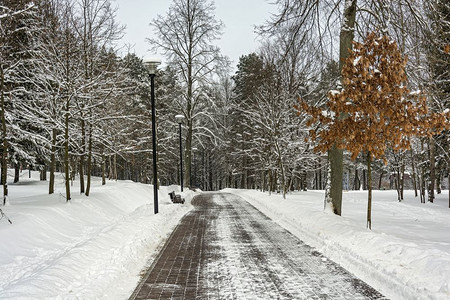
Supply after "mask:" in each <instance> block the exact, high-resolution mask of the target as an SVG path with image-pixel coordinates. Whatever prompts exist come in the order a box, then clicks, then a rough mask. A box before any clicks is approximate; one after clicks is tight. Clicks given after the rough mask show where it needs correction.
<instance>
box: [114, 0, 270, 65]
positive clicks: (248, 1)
mask: <svg viewBox="0 0 450 300" xmlns="http://www.w3.org/2000/svg"><path fill="white" fill-rule="evenodd" d="M270 2H273V1H272V0H269V1H268V0H215V5H216V19H218V20H222V22H223V23H224V24H225V28H224V34H223V36H222V38H221V40H219V41H217V45H218V46H219V47H220V49H221V51H222V54H224V55H227V56H228V57H229V58H230V59H231V60H232V61H233V66H235V65H236V64H237V63H238V61H239V57H240V56H241V55H245V54H249V53H251V52H253V51H255V50H256V49H257V48H258V45H259V43H258V40H257V35H256V34H255V33H254V26H255V25H262V24H263V23H264V21H266V20H267V19H269V18H270V16H271V13H274V12H275V9H276V7H275V6H274V5H273V4H270ZM171 3H172V1H171V0H115V5H116V6H118V7H119V10H118V12H117V19H118V21H119V22H120V23H121V24H123V25H126V27H127V28H126V33H125V36H124V38H123V40H122V43H123V44H131V45H132V46H133V50H134V52H135V53H136V55H137V56H139V57H145V56H155V55H154V54H153V53H151V52H150V45H149V44H148V43H147V42H146V41H145V39H146V38H149V37H151V36H152V35H153V29H152V27H150V25H149V24H150V22H151V21H152V20H153V19H154V18H155V17H156V16H157V15H158V14H159V15H163V16H165V15H166V13H167V11H168V9H169V6H170V4H171ZM132 52H133V51H132ZM162 59H163V58H162Z"/></svg>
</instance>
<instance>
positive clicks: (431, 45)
mask: <svg viewBox="0 0 450 300" xmlns="http://www.w3.org/2000/svg"><path fill="white" fill-rule="evenodd" d="M276 4H277V5H278V7H279V14H277V15H275V16H274V17H273V19H272V20H269V21H268V22H267V23H266V24H264V25H263V26H261V27H259V29H258V30H259V32H260V35H261V39H262V41H263V42H262V45H261V47H260V49H259V51H258V52H257V53H249V54H245V55H243V56H242V57H241V58H240V60H239V62H238V64H237V68H236V69H237V70H236V72H235V74H234V75H233V76H230V75H229V73H230V62H229V61H228V60H227V58H226V57H223V56H221V55H220V52H219V49H218V48H217V47H215V46H214V41H215V40H217V39H218V38H220V34H221V30H222V28H223V24H222V23H221V22H220V21H217V20H216V19H215V16H214V6H213V3H212V2H211V1H207V0H174V1H173V4H172V6H171V7H170V8H169V11H168V12H167V14H166V15H165V16H158V18H157V19H155V20H153V21H152V23H151V25H152V28H153V31H154V34H153V35H150V34H149V36H152V38H150V39H149V45H150V47H154V48H155V50H156V49H157V50H159V51H161V52H162V53H164V55H165V58H166V60H165V63H166V67H165V68H164V69H163V70H160V71H159V72H158V74H157V76H156V84H155V86H156V89H157V90H156V99H157V101H156V102H157V136H158V162H159V170H160V174H159V178H160V180H161V184H165V185H169V184H174V183H179V174H180V166H179V158H178V143H177V141H178V139H177V137H178V131H177V124H176V121H175V118H174V116H175V115H177V114H183V115H184V116H185V120H186V121H185V124H183V145H184V155H185V157H184V159H183V161H184V162H185V165H184V166H182V168H183V169H184V174H185V175H186V181H185V183H186V185H187V186H198V187H200V188H201V189H203V190H216V189H221V188H225V187H235V188H259V189H261V190H264V191H269V192H280V193H282V194H283V195H286V193H288V192H289V191H291V190H302V189H307V188H314V189H325V188H328V189H331V194H330V195H331V198H332V200H333V202H332V204H333V209H334V211H335V213H337V214H341V208H340V202H341V193H342V189H343V188H346V189H359V188H360V186H363V187H364V188H367V187H368V186H372V185H373V186H377V187H378V188H396V189H397V191H398V195H399V200H402V199H403V189H404V188H414V189H415V190H416V195H417V196H420V197H421V200H422V201H423V202H425V201H426V198H425V192H426V191H428V200H429V201H433V199H434V190H437V192H438V193H439V192H440V189H441V186H442V185H443V184H445V183H444V179H445V178H448V177H449V176H448V172H449V162H450V158H449V144H450V142H449V131H448V130H446V131H443V132H441V133H439V134H435V135H433V136H432V137H416V136H414V135H412V136H411V137H410V138H409V139H408V143H410V144H411V149H395V147H387V148H386V149H385V151H384V158H385V161H386V164H383V163H382V162H378V161H374V162H373V164H371V166H372V171H373V172H374V173H376V174H377V175H378V176H375V177H374V178H376V180H375V181H376V184H372V185H371V184H370V176H369V175H368V174H370V171H369V170H367V165H368V164H367V161H366V160H367V158H368V157H370V156H368V155H367V153H361V154H359V155H354V157H353V159H354V160H353V161H351V160H350V158H351V157H350V155H349V154H347V152H343V151H342V150H340V149H339V148H338V147H334V148H333V147H331V148H327V149H322V150H328V149H330V151H329V152H328V155H327V153H323V154H321V153H316V152H314V148H315V146H316V144H315V143H314V142H312V141H309V140H307V138H308V137H309V134H310V130H311V129H313V130H314V131H315V132H319V131H320V130H323V129H324V124H323V123H322V124H321V123H318V124H314V126H313V127H312V128H311V127H310V126H309V125H313V124H309V123H308V119H309V116H308V114H307V113H306V111H304V112H303V111H300V113H299V112H298V111H297V110H295V109H294V106H295V105H298V103H299V102H298V99H299V97H300V98H301V99H302V101H304V102H305V103H306V104H307V105H308V106H311V107H316V108H318V109H319V110H320V111H322V110H326V104H327V103H328V102H329V101H331V100H332V99H333V97H332V96H331V97H328V95H329V91H332V90H337V91H341V90H342V89H345V85H347V83H346V82H345V80H342V78H341V73H342V72H341V71H342V69H343V63H344V59H345V58H346V57H347V56H348V55H349V54H350V52H349V51H348V50H349V49H351V48H352V41H353V40H356V41H360V42H362V41H363V40H364V38H365V37H366V35H367V33H368V32H371V31H376V30H379V31H380V32H381V33H382V34H385V35H389V36H390V37H391V40H394V41H396V42H397V44H398V50H399V53H400V54H401V55H402V56H408V58H409V60H408V62H407V64H406V65H405V66H406V73H405V75H406V76H407V78H408V81H406V77H405V78H403V77H402V78H401V81H402V82H404V84H405V88H406V87H408V88H409V89H410V90H413V91H415V90H421V91H422V92H421V95H423V96H426V101H427V102H426V105H427V107H428V109H429V110H430V111H432V112H438V113H442V112H444V111H445V110H446V109H447V111H448V109H449V107H450V104H449V102H450V100H449V99H450V90H449V86H450V84H449V82H448V81H449V74H448V72H449V69H450V68H449V65H450V58H449V56H450V55H449V50H450V49H449V48H450V46H449V45H450V28H449V25H448V24H450V22H449V18H450V15H449V8H448V5H446V3H445V1H443V0H433V1H421V0H401V1H372V0H364V1H362V0H360V1H356V0H345V1H343V0H327V1H287V0H278V1H276ZM0 10H1V12H0V18H1V19H0V27H1V28H0V29H1V31H0V39H1V43H0V56H1V61H0V64H1V65H0V75H1V85H0V92H1V105H2V110H1V112H2V114H1V118H2V147H1V149H2V183H3V184H4V185H3V186H4V195H5V197H4V201H6V196H7V184H6V172H7V166H8V165H11V166H15V168H16V170H17V172H18V170H19V168H20V166H21V165H22V166H24V165H32V166H33V167H34V168H38V169H39V170H41V171H42V174H43V175H42V177H43V179H44V178H45V174H46V172H45V171H47V170H48V171H50V180H49V192H50V193H53V192H54V174H55V172H57V171H59V172H63V173H64V176H65V179H66V180H65V182H66V190H65V195H66V197H67V199H68V200H69V199H70V185H69V182H70V180H79V181H80V192H81V193H84V194H86V195H89V193H90V180H91V179H90V176H92V175H98V176H102V177H103V182H105V180H106V179H105V178H106V177H109V178H110V179H129V180H134V181H138V182H143V183H150V182H152V180H151V178H152V176H153V174H152V167H151V125H150V115H149V114H150V101H149V82H148V76H147V73H146V71H145V68H144V67H143V65H142V60H141V58H139V57H137V56H135V55H134V54H128V55H126V56H125V57H120V56H119V55H118V54H117V50H118V49H117V47H116V46H115V43H116V41H117V40H118V39H119V38H120V36H121V34H122V31H123V28H121V26H120V25H119V24H117V23H116V21H115V9H114V8H113V7H112V6H111V2H110V1H109V0H82V1H72V0H59V1H52V0H39V1H25V0H22V1H12V0H11V1H5V3H4V4H3V5H2V6H0ZM360 61H361V62H363V61H364V60H360ZM342 74H344V73H342ZM387 84H388V83H387ZM351 96H352V95H350V94H349V95H347V96H346V97H351ZM416 98H417V99H418V96H417V97H416ZM421 99H424V98H421ZM352 100H354V99H353V98H352ZM346 102H349V101H344V103H346ZM411 103H413V104H417V103H416V100H413V101H412V102H411ZM345 113H346V112H345V111H343V115H345ZM347 113H348V112H347ZM447 122H448V121H447ZM365 150H368V149H365ZM372 152H373V151H372ZM377 156H378V155H377ZM329 162H332V163H331V164H330V163H329ZM369 162H370V161H369ZM343 170H345V171H344V172H343ZM343 175H344V176H343ZM85 176H86V178H85ZM387 180H389V182H390V184H387ZM85 183H86V185H85ZM343 183H344V186H343ZM386 185H387V186H386ZM447 185H448V183H447Z"/></svg>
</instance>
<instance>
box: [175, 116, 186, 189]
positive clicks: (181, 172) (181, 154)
mask: <svg viewBox="0 0 450 300" xmlns="http://www.w3.org/2000/svg"><path fill="white" fill-rule="evenodd" d="M175 119H176V120H177V122H178V128H179V129H180V179H181V191H183V147H182V144H181V123H183V119H184V116H183V115H176V116H175Z"/></svg>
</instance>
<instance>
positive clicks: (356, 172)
mask: <svg viewBox="0 0 450 300" xmlns="http://www.w3.org/2000/svg"><path fill="white" fill-rule="evenodd" d="M360 186H361V181H360V180H359V175H358V167H357V166H356V164H355V179H354V182H353V190H355V191H359V187H360Z"/></svg>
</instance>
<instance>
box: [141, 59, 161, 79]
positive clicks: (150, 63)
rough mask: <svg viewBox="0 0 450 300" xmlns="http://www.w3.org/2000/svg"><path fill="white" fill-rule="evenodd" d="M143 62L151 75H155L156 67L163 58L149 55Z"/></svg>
mask: <svg viewBox="0 0 450 300" xmlns="http://www.w3.org/2000/svg"><path fill="white" fill-rule="evenodd" d="M142 63H143V64H144V66H145V68H146V69H147V71H148V73H149V74H150V75H155V74H156V69H157V68H158V66H159V65H160V64H161V60H160V59H159V58H154V57H147V58H144V59H143V60H142Z"/></svg>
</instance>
